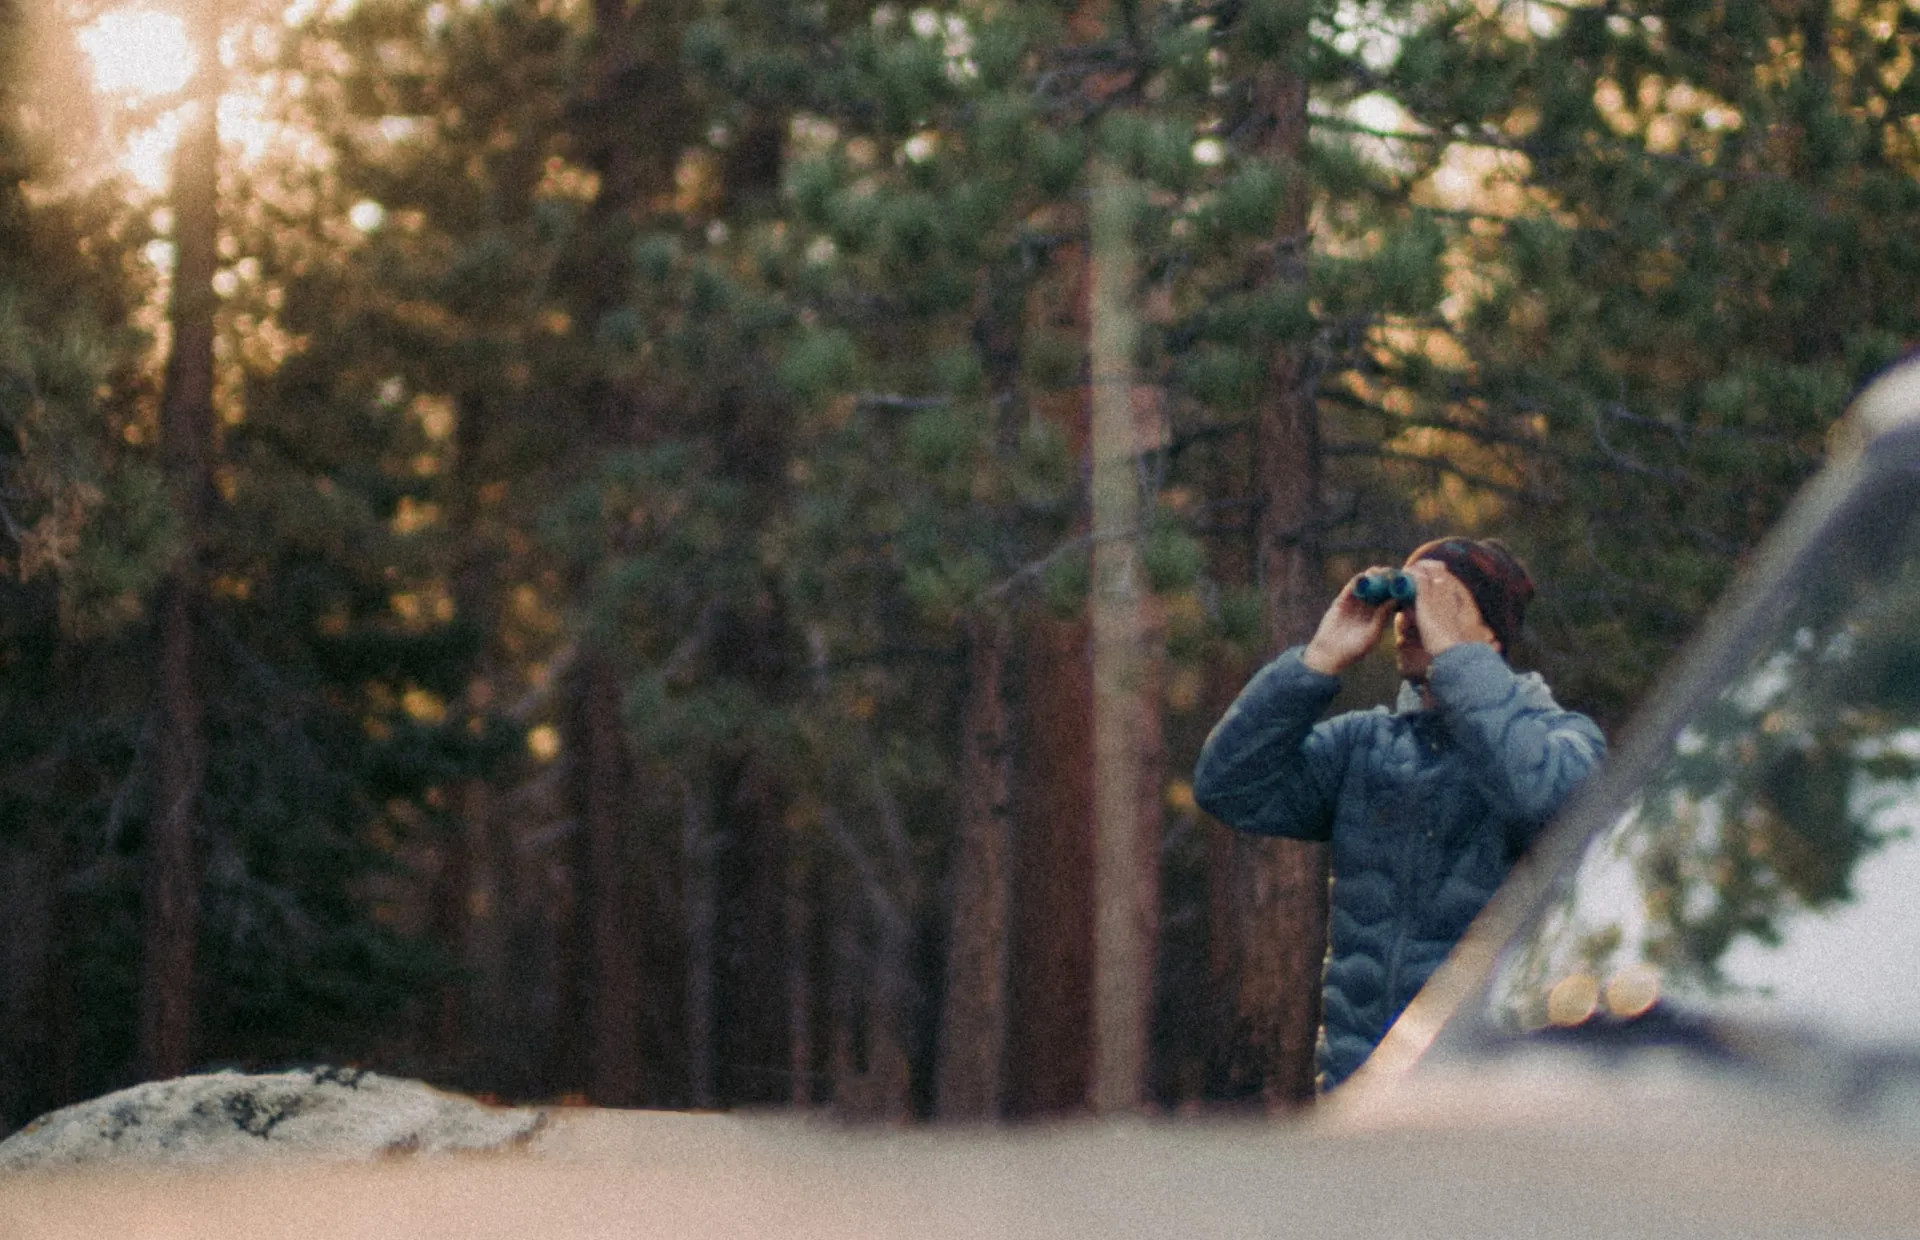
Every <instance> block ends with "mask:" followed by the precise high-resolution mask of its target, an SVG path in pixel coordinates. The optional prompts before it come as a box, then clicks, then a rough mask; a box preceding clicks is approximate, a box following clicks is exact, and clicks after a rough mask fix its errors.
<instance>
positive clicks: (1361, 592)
mask: <svg viewBox="0 0 1920 1240" xmlns="http://www.w3.org/2000/svg"><path fill="white" fill-rule="evenodd" d="M1413 595H1414V583H1413V578H1412V577H1410V576H1408V575H1407V574H1406V573H1404V572H1402V571H1400V570H1399V569H1397V568H1396V569H1394V570H1393V571H1392V572H1390V573H1368V574H1367V575H1366V576H1364V577H1362V578H1361V579H1360V580H1359V581H1358V582H1356V583H1355V584H1354V587H1353V596H1354V597H1355V598H1357V599H1359V600H1360V601H1361V602H1363V603H1365V604H1366V605H1367V606H1369V607H1378V606H1379V605H1380V604H1382V603H1399V604H1402V605H1405V604H1407V603H1411V602H1413Z"/></svg>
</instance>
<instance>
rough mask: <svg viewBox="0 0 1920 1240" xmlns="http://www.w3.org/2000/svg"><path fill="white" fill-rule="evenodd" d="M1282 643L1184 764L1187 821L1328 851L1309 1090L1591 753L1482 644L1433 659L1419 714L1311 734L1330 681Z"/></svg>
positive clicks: (1361, 1055) (1376, 713)
mask: <svg viewBox="0 0 1920 1240" xmlns="http://www.w3.org/2000/svg"><path fill="white" fill-rule="evenodd" d="M1301 653H1302V648H1299V647H1296V648H1294V649H1292V650H1289V651H1287V652H1286V653H1284V654H1282V655H1281V656H1280V657H1278V658H1277V659H1275V660H1274V661H1273V662H1271V663H1269V664H1268V665H1267V666H1266V667H1264V668H1262V669H1261V670H1260V671H1259V673H1258V674H1256V675H1255V676H1254V678H1253V679H1252V680H1251V681H1250V682H1249V683H1248V684H1247V687H1246V688H1245V689H1244V690H1242V691H1241V693H1240V697H1239V698H1238V700H1236V701H1235V702H1234V704H1233V706H1232V708H1231V709H1229V710H1228V711H1227V713H1226V716H1225V717H1224V718H1222V719H1221V720H1220V722H1219V724H1218V725H1216V726H1215V727H1214V729H1213V734H1212V735H1211V736H1209V737H1208V738H1207V743H1206V746H1205V747H1204V748H1203V749H1202V750H1201V752H1200V762H1199V766H1198V769H1197V770H1196V771H1195V772H1194V783H1193V793H1194V798H1195V799H1196V800H1197V801H1198V802H1199V803H1200V806H1201V808H1202V809H1205V810H1206V811H1207V812H1208V813H1210V814H1212V815H1214V816H1215V817H1216V818H1219V819H1220V820H1221V821H1222V822H1225V823H1227V824H1228V825H1229V826H1232V827H1236V828H1238V829H1239V830H1242V831H1249V832H1253V833H1255V834H1259V835H1285V836H1291V837H1293V838H1295V839H1303V840H1331V841H1332V860H1333V896H1332V905H1331V917H1330V919H1329V920H1330V922H1331V926H1330V937H1331V940H1332V941H1331V952H1330V955H1329V957H1328V961H1327V968H1326V988H1325V992H1324V1011H1325V1018H1324V1023H1323V1025H1322V1027H1321V1031H1320V1032H1321V1037H1320V1056H1319V1058H1320V1074H1321V1087H1322V1088H1332V1087H1333V1086H1334V1085H1337V1084H1339V1083H1340V1082H1341V1081H1342V1080H1344V1079H1345V1078H1346V1077H1347V1076H1348V1075H1349V1074H1350V1073H1352V1072H1353V1070H1354V1069H1355V1068H1358V1067H1359V1066H1360V1064H1361V1063H1362V1062H1363V1061H1364V1060H1365V1059H1366V1057H1367V1056H1368V1055H1369V1054H1371V1053H1372V1052H1373V1048H1374V1047H1375V1046H1376V1045H1377V1044H1378V1043H1379V1041H1380V1039H1381V1038H1382V1037H1383V1036H1385V1034H1386V1031H1387V1027H1388V1026H1389V1025H1391V1024H1392V1023H1393V1021H1394V1018H1396V1017H1397V1016H1399V1015H1400V1012H1401V1010H1402V1009H1404V1008H1405V1007H1406V1006H1407V1003H1408V1002H1409V1001H1410V1000H1411V999H1412V998H1413V996H1414V993H1415V992H1416V991H1418V990H1419V989H1420V987H1421V986H1422V985H1424V984H1425V982H1426V980H1427V978H1428V977H1429V976H1430V975H1431V974H1432V973H1433V971H1434V970H1435V969H1436V968H1438V967H1439V965H1440V962H1441V961H1442V960H1443V959H1444V958H1445V957H1446V955H1447V953H1448V951H1450V950H1451V949H1452V948H1453V945H1454V943H1455V942H1457V941H1458V940H1459V938H1460V936H1461V935H1462V934H1464V933H1465V932H1466V929H1467V924H1468V923H1469V922H1471V921H1472V920H1473V918H1474V916H1475V915H1476V914H1478V913H1479V911H1480V909H1481V906H1483V905H1484V904H1486V902H1487V900H1488V898H1489V897H1491V896H1492V895H1493V892H1494V889H1495V888H1497V887H1498V886H1499V885H1500V883H1501V881H1502V880H1503V879H1504V878H1505V877H1506V875H1507V871H1508V869H1509V868H1510V867H1511V866H1512V864H1513V862H1514V860H1515V858H1517V857H1518V856H1519V855H1520V853H1521V851H1522V850H1523V849H1525V848H1526V846H1527V845H1528V844H1529V843H1530V842H1531V841H1532V839H1533V837H1534V835H1535V834H1536V833H1537V832H1538V831H1539V829H1540V828H1541V827H1542V826H1543V825H1544V824H1545V823H1546V822H1547V820H1548V819H1550V818H1551V817H1553V815H1554V813H1555V812H1556V811H1557V810H1559V808H1560V806H1561V804H1562V803H1563V802H1565V801H1566V799H1567V796H1568V794H1569V793H1571V792H1572V791H1573V789H1574V787H1575V785H1577V784H1578V783H1579V782H1580V781H1581V779H1583V778H1584V777H1585V776H1586V775H1587V773H1588V772H1589V771H1591V770H1592V769H1593V768H1594V766H1595V765H1596V764H1597V763H1598V762H1599V761H1600V759H1601V757H1602V755H1603V754H1604V753H1605V752H1606V740H1605V738H1604V737H1603V736H1602V735H1601V732H1600V729H1599V728H1598V727H1597V726H1595V724H1594V722H1593V721H1592V720H1591V719H1588V718H1587V717H1586V716H1585V715H1581V714H1577V713H1575V712H1573V711H1568V710H1562V709H1561V708H1560V706H1559V704H1558V703H1556V702H1555V701H1554V700H1553V695H1552V694H1551V693H1550V692H1548V690H1547V686H1546V682H1545V681H1543V680H1541V678H1540V677H1539V676H1537V675H1518V674H1516V673H1515V672H1514V671H1513V670H1512V669H1511V668H1509V667H1508V666H1507V664H1506V661H1505V660H1504V659H1502V658H1501V657H1500V654H1499V652H1498V651H1496V650H1495V649H1494V648H1493V647H1492V646H1487V645H1481V644H1478V643H1468V644H1463V645H1459V646H1455V647H1453V648H1451V649H1449V650H1447V651H1445V652H1443V653H1441V654H1439V655H1437V656H1435V658H1434V660H1433V666H1432V670H1431V671H1430V672H1429V674H1428V682H1427V683H1428V686H1429V688H1430V689H1431V690H1432V695H1433V698H1434V699H1435V702H1436V705H1435V706H1434V707H1433V708H1432V709H1427V708H1426V707H1424V706H1423V704H1422V698H1421V696H1420V694H1419V693H1418V692H1417V691H1416V690H1415V689H1414V688H1413V686H1412V685H1405V686H1403V687H1402V689H1401V694H1400V701H1399V703H1398V705H1397V706H1396V707H1395V708H1394V709H1393V710H1391V711H1389V710H1387V709H1386V708H1385V707H1380V708H1377V709H1374V710H1366V711H1353V712H1350V713H1348V714H1343V715H1339V716H1336V717H1334V718H1332V719H1329V720H1326V721H1325V722H1321V723H1316V722H1315V721H1316V720H1318V719H1319V718H1320V715H1321V713H1322V712H1323V711H1324V710H1326V708H1327V705H1328V703H1330V702H1331V701H1332V700H1333V697H1334V694H1335V693H1336V692H1337V691H1338V689H1339V686H1340V682H1339V679H1338V678H1337V677H1333V676H1327V675H1322V674H1321V673H1319V672H1316V671H1313V670H1312V669H1311V668H1309V667H1307V666H1306V664H1305V663H1303V662H1302V661H1301Z"/></svg>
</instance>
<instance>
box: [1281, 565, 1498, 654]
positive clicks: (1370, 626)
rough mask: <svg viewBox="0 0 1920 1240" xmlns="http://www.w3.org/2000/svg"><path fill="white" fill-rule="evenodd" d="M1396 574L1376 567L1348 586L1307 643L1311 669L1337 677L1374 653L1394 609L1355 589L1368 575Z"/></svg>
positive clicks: (1356, 577) (1328, 610) (1360, 575)
mask: <svg viewBox="0 0 1920 1240" xmlns="http://www.w3.org/2000/svg"><path fill="white" fill-rule="evenodd" d="M1392 571H1393V570H1392V569H1389V568H1379V567H1374V568H1370V569H1368V570H1367V572H1366V573H1360V574H1358V575H1357V576H1355V577H1354V578H1353V580H1352V581H1349V582H1347V584H1346V588H1345V589H1343V590H1341V591H1340V596H1339V597H1338V598H1336V599H1334V600H1333V606H1331V607H1329V608H1327V614H1326V615H1324V616H1321V617H1320V627H1319V628H1318V629H1317V630H1315V632H1314V634H1313V640H1312V641H1310V642H1308V643H1307V649H1306V653H1305V655H1304V656H1303V659H1304V661H1305V663H1306V665H1307V666H1308V667H1310V668H1312V669H1313V670H1314V671H1316V672H1322V673H1325V674H1326V675H1329V676H1337V675H1339V674H1340V673H1341V672H1344V671H1346V670H1347V668H1349V667H1351V666H1353V665H1354V664H1355V663H1358V662H1359V661H1360V660H1361V659H1362V658H1363V657H1365V655H1366V653H1367V651H1369V650H1372V649H1373V647H1374V644H1375V643H1377V642H1378V641H1379V640H1380V634H1381V633H1383V632H1385V631H1386V627H1387V617H1388V616H1389V615H1391V614H1392V613H1393V607H1392V605H1391V604H1388V603H1381V604H1379V605H1378V606H1371V607H1370V606H1368V605H1367V604H1365V603H1363V602H1361V601H1360V599H1359V598H1358V597H1357V596H1356V595H1355V594H1354V592H1353V587H1354V586H1356V585H1358V584H1359V582H1360V578H1361V577H1365V576H1366V575H1367V573H1388V572H1392ZM1476 614H1477V613H1476Z"/></svg>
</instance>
